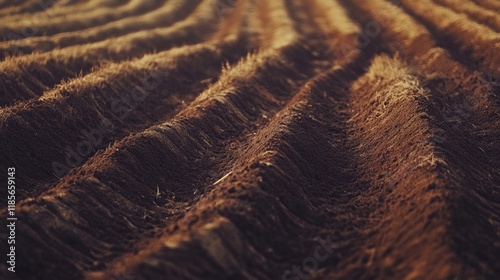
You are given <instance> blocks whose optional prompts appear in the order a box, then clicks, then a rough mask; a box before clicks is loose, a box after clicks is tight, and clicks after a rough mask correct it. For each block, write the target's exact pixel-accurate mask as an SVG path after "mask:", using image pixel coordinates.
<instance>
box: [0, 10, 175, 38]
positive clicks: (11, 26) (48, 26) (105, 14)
mask: <svg viewBox="0 0 500 280" xmlns="http://www.w3.org/2000/svg"><path fill="white" fill-rule="evenodd" d="M164 2H165V1H163V0H131V1H130V2H129V3H127V4H125V5H123V6H120V7H118V8H116V7H113V8H110V7H103V8H101V9H99V10H95V9H94V10H91V11H89V12H88V13H83V14H79V13H78V14H73V15H72V16H71V17H61V18H51V17H42V18H36V19H35V20H29V22H27V21H21V22H19V21H14V22H6V23H5V24H3V25H1V26H0V33H2V34H23V30H26V29H30V32H31V35H32V36H33V37H38V36H42V35H54V34H57V33H61V32H69V31H76V30H81V29H85V28H89V27H93V26H97V25H101V24H105V23H108V22H111V21H114V20H118V19H122V18H126V17H129V16H134V15H138V14H143V13H145V12H147V11H150V10H153V9H156V8H158V7H159V6H161V5H163V4H164ZM63 23H64V24H63ZM35 31H36V32H35ZM9 39H10V38H9Z"/></svg>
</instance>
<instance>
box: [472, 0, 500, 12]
mask: <svg viewBox="0 0 500 280" xmlns="http://www.w3.org/2000/svg"><path fill="white" fill-rule="evenodd" d="M472 1H474V2H475V3H477V4H478V5H480V6H483V7H485V8H487V9H492V10H494V11H497V12H500V3H498V2H497V1H495V0H472Z"/></svg>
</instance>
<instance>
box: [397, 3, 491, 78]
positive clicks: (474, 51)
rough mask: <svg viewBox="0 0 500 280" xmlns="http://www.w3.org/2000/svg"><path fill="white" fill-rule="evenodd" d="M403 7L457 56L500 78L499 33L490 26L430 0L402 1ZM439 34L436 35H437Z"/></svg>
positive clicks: (470, 65)
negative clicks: (461, 15)
mask: <svg viewBox="0 0 500 280" xmlns="http://www.w3.org/2000/svg"><path fill="white" fill-rule="evenodd" d="M401 4H402V6H403V7H404V10H405V11H406V12H408V13H409V14H410V15H412V16H413V17H415V18H416V19H417V20H419V21H421V22H422V23H423V24H424V25H425V26H426V27H427V28H428V29H429V30H430V31H431V32H432V34H433V38H434V39H435V40H436V41H437V42H438V43H439V44H440V45H442V46H443V47H445V48H446V49H447V50H448V51H450V52H451V53H453V55H454V57H455V59H457V60H458V61H461V62H462V63H464V64H466V65H467V66H469V67H470V68H471V69H473V70H479V71H481V72H482V73H483V74H485V75H493V76H494V77H500V68H499V67H498V64H499V63H500V54H499V53H498V52H497V51H496V49H498V48H499V47H500V34H499V33H497V32H495V31H493V30H491V29H490V28H488V27H486V26H484V25H481V24H479V23H477V22H473V21H471V20H469V19H467V18H463V17H460V16H458V15H457V14H455V13H453V11H451V10H450V9H448V8H445V7H442V6H439V5H436V4H435V3H433V2H432V1H431V0H424V1H419V2H418V3H417V2H411V1H405V0H402V1H401ZM438 33H439V34H440V35H439V36H436V34H438Z"/></svg>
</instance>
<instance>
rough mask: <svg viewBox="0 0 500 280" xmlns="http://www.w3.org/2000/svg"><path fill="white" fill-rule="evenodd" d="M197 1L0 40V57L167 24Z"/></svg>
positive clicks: (65, 45) (186, 13) (178, 18)
mask: <svg viewBox="0 0 500 280" xmlns="http://www.w3.org/2000/svg"><path fill="white" fill-rule="evenodd" d="M198 2H200V1H199V0H198V1H191V2H186V1H182V0H174V1H168V2H167V3H166V4H165V5H163V6H162V7H160V8H158V9H156V10H153V11H150V12H149V13H146V14H144V15H139V16H133V17H129V18H125V19H121V20H117V21H113V22H110V23H108V24H105V25H100V26H96V27H93V28H89V29H85V30H79V31H75V32H66V33H61V34H56V35H53V36H42V37H35V38H32V37H31V38H26V39H21V40H16V41H7V42H0V59H3V58H4V57H8V56H13V55H17V56H18V55H20V54H28V53H32V52H37V53H41V52H48V51H51V50H54V49H57V48H64V47H68V46H74V45H79V44H89V43H93V42H97V41H102V40H106V39H109V38H113V37H119V36H121V35H125V34H130V33H133V32H137V31H140V30H148V29H152V28H159V27H162V26H169V25H171V24H173V23H175V22H177V21H179V20H182V19H184V18H185V17H187V16H188V15H189V13H191V12H192V11H193V10H194V9H195V8H196V6H197V5H196V3H198Z"/></svg>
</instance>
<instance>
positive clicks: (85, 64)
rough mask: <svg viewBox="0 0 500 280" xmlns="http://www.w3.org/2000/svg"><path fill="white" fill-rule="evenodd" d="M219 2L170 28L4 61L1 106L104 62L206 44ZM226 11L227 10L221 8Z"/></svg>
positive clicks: (1, 65)
mask: <svg viewBox="0 0 500 280" xmlns="http://www.w3.org/2000/svg"><path fill="white" fill-rule="evenodd" d="M220 1H221V0H213V1H204V2H203V3H202V5H201V6H199V7H198V8H197V9H196V10H195V11H194V13H193V14H192V15H191V16H189V17H188V18H186V19H185V20H182V21H180V22H178V23H176V24H174V25H172V26H170V27H164V28H158V29H152V30H149V31H141V32H136V33H132V34H130V35H125V36H120V37H117V38H112V39H109V40H105V41H102V42H97V43H93V44H89V45H83V46H74V47H68V48H64V49H60V50H54V51H52V52H50V53H47V54H32V55H26V56H21V57H15V58H11V59H8V60H6V61H3V62H1V63H0V69H1V72H0V89H1V90H2V91H3V92H4V93H5V94H4V95H3V96H0V98H1V99H0V105H3V106H5V105H11V104H13V103H14V102H15V101H17V100H26V99H31V98H36V97H38V96H40V95H41V94H42V93H43V92H44V91H46V90H48V89H50V88H51V87H53V86H55V85H56V84H57V83H60V82H61V81H62V80H63V79H70V78H73V77H75V76H77V75H79V74H82V73H83V74H86V73H88V72H90V71H91V69H92V68H93V67H97V66H98V65H101V64H103V62H104V61H106V60H107V61H120V60H127V59H132V58H136V57H140V56H142V55H144V54H147V53H151V52H155V51H160V50H165V49H169V48H171V47H174V46H180V45H186V44H196V43H199V42H202V41H205V40H208V39H209V38H210V35H211V34H212V33H213V32H215V29H216V28H217V27H218V25H219V24H220V21H221V20H222V18H220V17H219V15H220V12H221V7H219V6H220V4H219V3H220ZM225 8H226V9H227V8H230V7H228V6H223V7H222V9H225Z"/></svg>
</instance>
